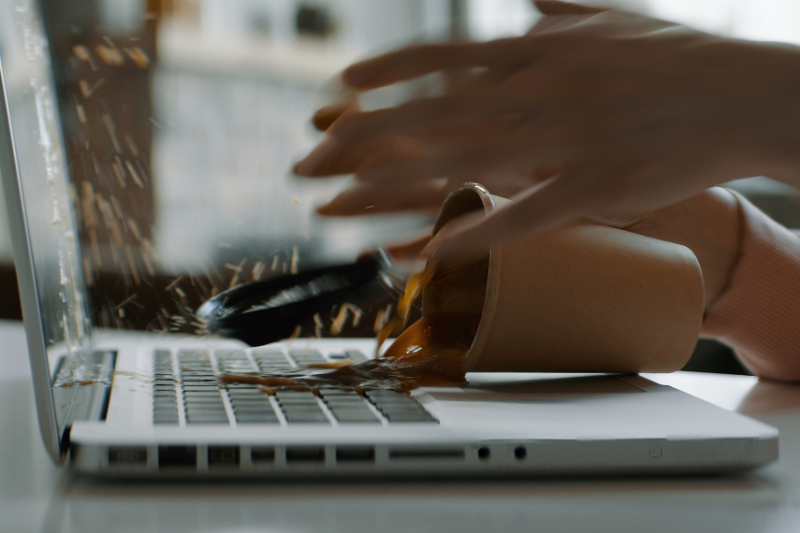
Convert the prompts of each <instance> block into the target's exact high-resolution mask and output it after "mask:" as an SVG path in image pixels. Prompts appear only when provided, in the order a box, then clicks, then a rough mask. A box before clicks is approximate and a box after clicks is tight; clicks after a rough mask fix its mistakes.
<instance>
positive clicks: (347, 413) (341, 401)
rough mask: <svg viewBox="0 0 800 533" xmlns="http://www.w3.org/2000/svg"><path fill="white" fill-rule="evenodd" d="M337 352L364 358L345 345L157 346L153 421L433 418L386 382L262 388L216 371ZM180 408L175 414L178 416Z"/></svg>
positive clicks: (290, 363)
mask: <svg viewBox="0 0 800 533" xmlns="http://www.w3.org/2000/svg"><path fill="white" fill-rule="evenodd" d="M337 360H351V361H354V362H361V361H366V360H367V357H366V356H365V355H364V354H363V353H361V352H359V351H357V350H348V351H345V352H344V353H342V354H332V355H330V356H329V358H328V359H326V358H325V356H323V355H322V353H320V352H319V351H317V350H288V351H282V350H280V349H277V348H255V349H250V350H217V351H215V352H213V354H211V353H209V352H204V351H190V350H181V351H178V352H177V353H175V354H173V353H172V352H170V351H169V350H156V351H155V354H154V358H153V371H154V385H153V422H154V423H155V424H159V425H178V424H180V423H181V419H183V420H184V421H185V423H186V424H187V425H196V424H230V423H235V424H237V425H250V424H273V425H281V424H328V425H331V424H375V425H381V424H391V423H409V422H415V423H424V422H432V423H438V420H436V418H434V417H433V416H431V414H430V413H428V411H426V410H425V408H424V407H423V406H422V405H421V404H420V403H419V402H418V401H417V400H415V399H414V398H413V397H412V396H410V395H409V394H407V393H403V392H396V391H393V390H388V389H375V390H367V391H366V392H364V394H363V395H362V394H360V393H359V392H358V391H356V390H354V389H349V390H348V389H334V388H320V389H318V390H316V391H303V390H277V391H275V392H274V393H272V394H268V393H267V392H264V391H263V390H262V389H261V388H260V386H259V385H257V384H248V383H226V384H225V385H224V387H220V384H219V382H218V381H217V375H218V374H242V373H252V372H261V373H280V372H285V371H288V370H292V369H295V368H297V367H302V366H306V365H310V364H319V363H327V362H331V361H337ZM181 415H182V416H181Z"/></svg>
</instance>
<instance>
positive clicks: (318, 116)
mask: <svg viewBox="0 0 800 533" xmlns="http://www.w3.org/2000/svg"><path fill="white" fill-rule="evenodd" d="M354 108H355V109H357V108H358V104H357V103H356V102H354V101H352V100H350V101H339V102H334V103H332V104H329V105H326V106H325V107H322V108H320V109H318V110H317V112H316V113H314V116H313V117H311V123H312V124H313V125H314V127H315V128H317V129H318V130H319V131H326V130H327V129H328V128H330V127H331V125H332V124H333V123H334V122H336V120H337V119H338V118H339V117H341V116H342V115H343V114H344V113H345V112H346V111H348V110H352V109H354Z"/></svg>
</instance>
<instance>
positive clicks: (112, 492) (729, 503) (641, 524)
mask: <svg viewBox="0 0 800 533" xmlns="http://www.w3.org/2000/svg"><path fill="white" fill-rule="evenodd" d="M0 346H2V352H0V361H1V362H2V365H3V369H4V372H3V375H1V376H0V385H2V386H0V532H3V533H5V532H15V533H16V532H19V533H22V532H28V531H33V532H47V533H49V532H76V533H77V532H80V533H93V532H96V531H97V532H102V533H127V532H148V533H155V532H160V531H165V532H167V531H168V532H171V533H180V532H184V531H186V532H189V531H191V532H220V533H223V532H224V533H251V532H256V531H263V532H268V533H301V532H314V533H322V532H325V533H327V532H335V531H343V532H348V533H361V532H369V533H390V532H394V531H397V532H403V533H408V532H413V533H416V532H424V531H435V532H437V533H449V532H458V533H466V532H473V531H474V532H481V533H489V532H492V533H494V532H497V531H515V532H517V531H541V532H550V531H554V532H573V531H575V532H581V533H589V532H603V533H606V532H615V533H624V532H628V531H630V532H637V533H638V532H644V531H647V532H660V531H665V532H666V531H670V532H672V531H680V532H703V533H712V532H724V533H736V532H748V533H753V532H759V531H769V532H781V531H787V532H788V531H800V386H796V385H788V384H778V383H770V382H759V381H758V380H756V379H755V378H749V377H742V376H723V375H714V374H697V373H689V372H679V373H676V374H671V375H666V376H651V375H648V376H647V377H648V378H650V379H654V380H656V381H659V382H662V383H666V384H669V385H672V386H674V387H677V388H679V389H682V390H684V391H686V392H688V393H691V394H694V395H696V396H698V397H700V398H703V399H705V400H707V401H709V402H711V403H714V404H717V405H719V406H721V407H724V408H726V409H731V410H736V411H739V412H741V413H744V414H747V415H749V416H752V417H754V418H757V419H759V420H762V421H764V422H766V423H768V424H772V425H774V426H776V427H778V428H779V429H780V431H781V438H780V454H781V458H780V461H778V462H777V463H775V464H772V465H770V466H768V467H766V468H763V469H761V470H759V471H756V472H753V473H750V474H747V475H745V476H739V477H716V478H702V477H698V478H682V479H572V480H531V481H520V480H516V481H508V482H507V481H499V480H493V481H480V480H471V481H440V482H426V483H421V482H411V481H387V482H364V483H360V482H356V481H352V482H346V483H343V482H325V483H286V482H284V483H268V482H249V483H207V482H205V483H193V484H188V483H165V482H161V483H159V482H146V483H143V482H137V483H123V482H119V483H101V482H97V481H92V480H87V479H84V478H76V477H73V476H70V475H69V474H68V473H66V472H63V471H60V470H59V469H58V468H56V467H55V466H54V465H53V464H52V462H51V461H50V459H49V458H48V457H47V456H46V454H45V451H44V448H43V446H42V444H41V439H40V437H39V429H38V426H37V423H36V415H35V410H34V406H33V394H32V388H31V383H30V373H29V370H28V361H27V352H26V349H25V338H24V333H23V330H22V326H21V323H19V322H4V321H0Z"/></svg>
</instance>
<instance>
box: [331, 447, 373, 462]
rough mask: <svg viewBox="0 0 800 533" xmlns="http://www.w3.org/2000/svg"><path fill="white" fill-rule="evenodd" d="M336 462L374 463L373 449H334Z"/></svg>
mask: <svg viewBox="0 0 800 533" xmlns="http://www.w3.org/2000/svg"><path fill="white" fill-rule="evenodd" d="M336 462H338V463H351V462H371V463H374V462H375V448H372V447H370V446H345V447H342V448H336Z"/></svg>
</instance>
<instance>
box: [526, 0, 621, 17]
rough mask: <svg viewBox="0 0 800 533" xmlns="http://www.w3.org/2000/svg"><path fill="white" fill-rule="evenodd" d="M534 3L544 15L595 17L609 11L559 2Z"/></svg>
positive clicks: (534, 0)
mask: <svg viewBox="0 0 800 533" xmlns="http://www.w3.org/2000/svg"><path fill="white" fill-rule="evenodd" d="M533 3H534V4H535V5H536V8H537V9H538V10H539V11H541V13H542V15H594V14H596V13H602V12H603V11H608V8H604V7H589V6H581V5H578V4H570V3H568V2H561V1H559V0H533Z"/></svg>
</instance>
